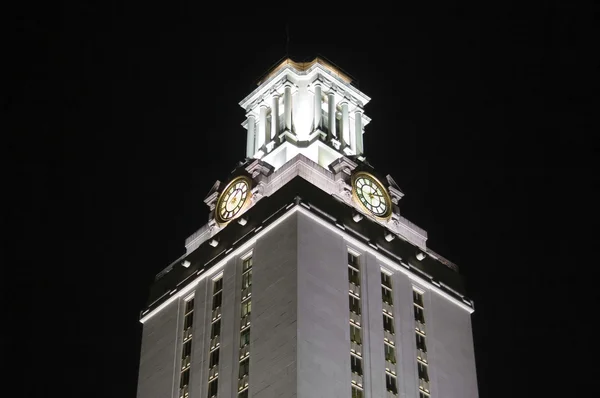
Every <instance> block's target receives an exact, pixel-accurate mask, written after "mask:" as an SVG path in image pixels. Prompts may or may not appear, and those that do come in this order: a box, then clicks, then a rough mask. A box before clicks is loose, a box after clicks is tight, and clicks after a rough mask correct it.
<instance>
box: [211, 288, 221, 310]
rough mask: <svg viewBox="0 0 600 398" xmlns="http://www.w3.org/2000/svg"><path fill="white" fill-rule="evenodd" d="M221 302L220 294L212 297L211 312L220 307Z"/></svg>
mask: <svg viewBox="0 0 600 398" xmlns="http://www.w3.org/2000/svg"><path fill="white" fill-rule="evenodd" d="M221 300H222V293H221V292H219V293H217V294H215V295H214V296H213V305H212V309H213V311H214V310H216V309H217V308H219V307H220V306H221Z"/></svg>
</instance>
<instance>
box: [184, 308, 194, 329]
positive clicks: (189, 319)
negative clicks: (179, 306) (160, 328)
mask: <svg viewBox="0 0 600 398" xmlns="http://www.w3.org/2000/svg"><path fill="white" fill-rule="evenodd" d="M193 324H194V313H193V312H190V313H189V314H187V315H186V316H185V318H184V319H183V330H187V329H188V328H190V327H192V325H193Z"/></svg>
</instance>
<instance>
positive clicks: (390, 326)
mask: <svg viewBox="0 0 600 398" xmlns="http://www.w3.org/2000/svg"><path fill="white" fill-rule="evenodd" d="M383 330H385V331H388V332H390V333H394V319H393V318H391V317H389V316H387V315H385V314H384V315H383Z"/></svg>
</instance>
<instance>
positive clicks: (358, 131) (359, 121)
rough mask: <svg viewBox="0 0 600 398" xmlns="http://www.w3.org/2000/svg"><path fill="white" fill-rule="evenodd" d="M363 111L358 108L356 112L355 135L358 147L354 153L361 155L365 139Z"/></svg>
mask: <svg viewBox="0 0 600 398" xmlns="http://www.w3.org/2000/svg"><path fill="white" fill-rule="evenodd" d="M362 128H363V127H362V111H360V110H357V111H356V112H355V113H354V136H355V142H356V148H353V149H354V153H356V154H357V155H361V154H362V153H363V140H362V138H363V137H362V135H363V132H362Z"/></svg>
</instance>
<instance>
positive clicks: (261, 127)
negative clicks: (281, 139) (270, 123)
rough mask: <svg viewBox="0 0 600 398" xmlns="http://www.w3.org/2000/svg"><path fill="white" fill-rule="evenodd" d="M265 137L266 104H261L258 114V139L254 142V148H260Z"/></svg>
mask: <svg viewBox="0 0 600 398" xmlns="http://www.w3.org/2000/svg"><path fill="white" fill-rule="evenodd" d="M266 138H267V106H266V105H265V104H262V105H261V106H260V113H259V116H258V140H257V142H256V149H257V150H258V149H260V148H261V147H262V146H263V145H264V144H265V139H266Z"/></svg>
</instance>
